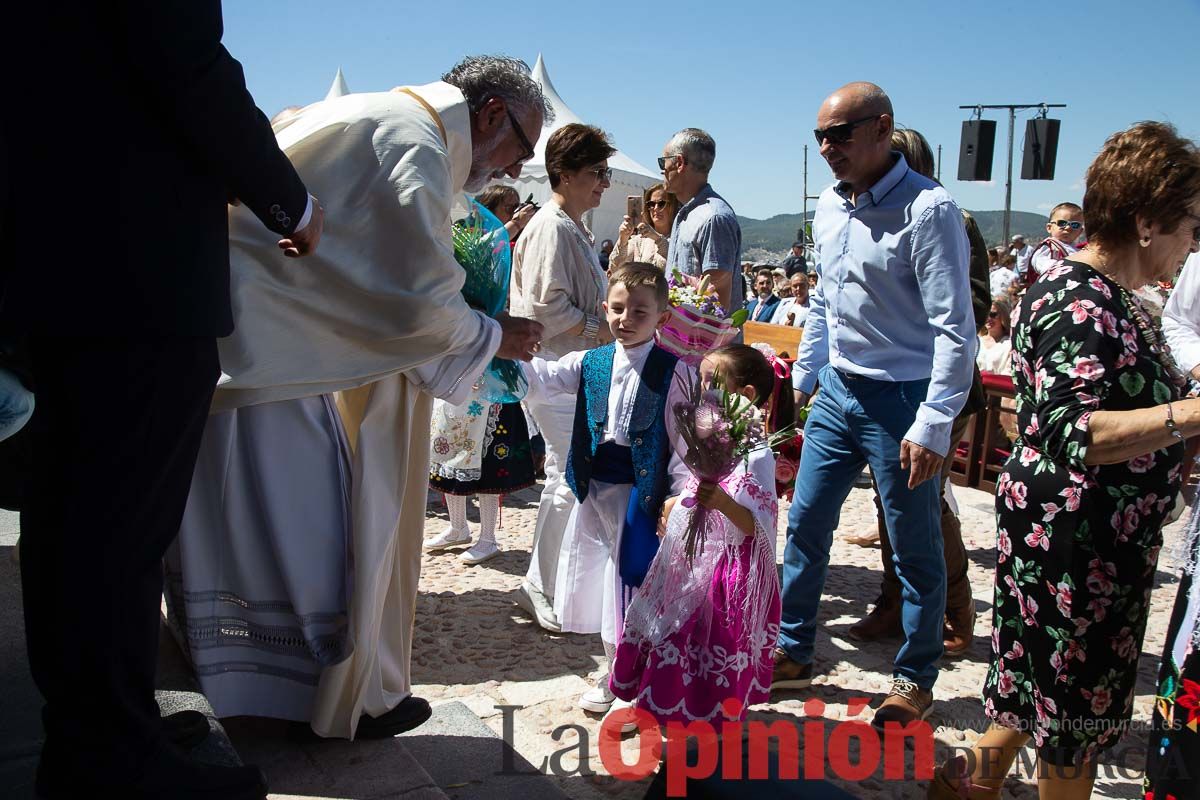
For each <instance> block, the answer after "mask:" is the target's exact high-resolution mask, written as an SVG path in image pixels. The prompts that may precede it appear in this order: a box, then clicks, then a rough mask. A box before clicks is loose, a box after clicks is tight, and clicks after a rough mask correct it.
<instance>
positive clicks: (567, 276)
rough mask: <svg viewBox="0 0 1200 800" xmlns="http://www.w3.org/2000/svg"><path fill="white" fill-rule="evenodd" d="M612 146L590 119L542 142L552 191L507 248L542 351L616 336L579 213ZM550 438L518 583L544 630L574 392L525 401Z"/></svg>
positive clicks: (596, 199) (516, 290) (551, 355)
mask: <svg viewBox="0 0 1200 800" xmlns="http://www.w3.org/2000/svg"><path fill="white" fill-rule="evenodd" d="M615 152H616V148H614V147H613V146H612V144H611V143H610V142H609V140H608V136H607V135H606V134H605V133H604V131H602V130H600V129H599V128H596V127H593V126H591V125H581V124H579V123H571V124H570V125H564V126H563V127H562V128H559V129H558V130H557V131H555V132H554V134H553V135H551V137H550V139H549V141H547V142H546V172H547V173H548V174H549V176H550V188H551V190H552V192H553V194H552V196H551V198H550V200H549V201H547V203H546V205H545V206H543V207H542V208H541V209H540V210H539V211H538V212H537V213H536V214H534V215H533V219H531V220H530V221H529V224H528V225H527V226H526V227H525V230H524V231H523V232H522V234H521V238H520V239H518V240H517V246H516V248H515V249H514V251H513V277H512V291H511V294H510V297H509V299H510V307H511V311H512V314H513V316H519V317H528V318H529V319H535V320H537V321H538V322H540V323H542V325H543V326H544V327H545V331H544V333H543V336H542V352H541V353H540V354H539V355H541V356H542V357H543V358H546V359H555V358H558V357H559V356H563V355H566V354H567V353H570V352H572V351H575V350H590V349H591V348H593V347H596V346H598V345H601V344H605V343H607V342H609V341H612V334H611V333H610V332H609V330H608V325H607V324H606V323H605V320H604V310H603V308H602V307H601V303H603V302H604V295H605V288H606V287H607V285H608V278H607V276H606V275H605V273H604V269H603V268H602V267H601V266H600V257H599V255H598V254H597V252H596V243H595V238H594V237H593V236H592V232H591V231H589V230H588V229H587V226H585V225H584V224H583V215H584V214H586V213H587V212H588V211H590V210H591V209H593V208H596V207H597V206H599V205H600V198H601V197H602V196H603V194H604V190H605V189H607V188H608V185H609V179H610V178H611V177H612V170H611V169H609V168H608V159H609V157H610V156H612V155H613V154H614V153H615ZM526 406H527V407H528V409H529V413H530V414H531V415H532V416H533V419H534V422H536V423H537V426H538V428H539V429H541V432H542V437H543V438H544V439H545V440H546V468H545V469H546V484H545V487H544V488H543V490H542V499H541V504H540V505H539V507H538V519H537V526H536V527H535V528H534V532H533V558H532V563H531V564H530V565H529V572H528V574H527V575H526V577H525V581H524V582H523V583H522V584H521V588H520V589H519V590H518V591H517V597H516V600H517V604H518V605H520V606H521V608H523V609H525V611H527V612H528V613H529V614H530V616H532V617H533V618H534V620H536V621H537V623H538V624H539V625H541V626H542V627H543V628H546V629H547V630H551V631H557V630H559V627H560V626H559V624H558V620H557V618H556V617H555V615H554V583H555V579H556V577H557V574H558V554H559V551H560V550H561V549H562V540H563V533H564V531H565V530H566V527H567V519H568V517H570V515H571V509H572V508H574V506H575V497H574V495H572V494H571V490H570V488H569V487H568V486H567V483H566V479H565V477H564V472H565V470H566V467H567V453H568V451H569V450H570V447H571V428H572V424H573V421H574V416H575V401H574V399H573V398H571V397H563V398H560V399H557V400H548V401H546V402H543V403H532V402H528V401H527V402H526Z"/></svg>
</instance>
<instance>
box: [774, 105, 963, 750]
mask: <svg viewBox="0 0 1200 800" xmlns="http://www.w3.org/2000/svg"><path fill="white" fill-rule="evenodd" d="M817 124H818V126H819V127H818V129H817V130H816V131H815V133H816V136H817V140H818V141H819V142H820V145H821V155H822V156H823V157H824V158H825V159H826V160H827V161H828V162H829V165H830V167H831V168H832V170H833V173H834V176H835V177H836V178H837V179H838V181H839V182H838V184H836V185H835V186H833V187H830V188H829V189H827V190H825V192H823V193H822V194H821V197H820V199H819V200H818V202H817V210H816V214H815V217H814V219H813V234H814V239H815V243H816V271H817V272H818V274H819V275H820V281H819V283H818V286H817V290H816V292H815V293H814V294H813V297H812V307H811V310H810V311H809V315H808V324H807V325H806V327H805V329H804V340H803V342H802V343H801V345H800V352H799V355H798V357H797V359H796V364H795V367H794V368H793V371H792V375H793V383H794V387H795V389H796V393H797V400H798V402H799V403H800V404H801V405H803V404H804V403H806V402H807V401H808V399H809V397H810V396H811V395H812V393H813V391H814V389H815V388H816V386H817V384H818V382H819V383H820V387H821V391H820V393H819V394H818V395H817V397H816V400H815V402H814V404H813V409H812V412H811V413H810V415H809V418H808V423H807V425H806V426H805V441H804V451H803V454H802V457H801V463H800V472H799V474H798V476H797V479H796V491H795V499H794V501H793V503H792V507H791V512H790V514H789V517H788V541H787V546H786V549H785V550H784V574H783V620H782V624H781V628H780V634H779V649H778V650H777V652H776V666H775V678H774V681H773V683H772V687H773V688H802V687H803V686H806V685H807V684H808V682H810V681H811V679H812V662H813V650H814V641H815V637H816V617H817V611H818V606H819V603H820V598H821V592H822V589H823V587H824V584H825V577H826V574H827V571H828V566H829V549H830V546H831V544H832V538H833V530H834V528H835V527H836V526H837V522H838V514H839V511H840V508H841V505H842V503H843V502H844V501H845V499H846V497H847V495H848V494H849V491H850V488H851V486H852V485H853V482H854V479H855V477H856V476H857V475H859V474H860V473H861V472H862V469H863V467H864V466H866V465H870V467H871V471H872V473H873V474H874V475H875V478H876V482H877V484H878V487H879V493H880V497H881V499H882V504H883V511H884V516H885V517H886V521H887V528H888V532H889V536H890V537H891V544H892V546H893V550H894V552H895V563H896V571H897V575H898V577H899V579H900V582H901V585H902V587H903V592H902V602H903V607H902V611H901V619H902V624H903V628H904V635H905V642H904V644H903V645H902V646H901V648H900V650H899V652H898V653H897V654H896V659H895V665H894V669H893V685H892V691H891V693H890V694H889V695H888V697H887V698H886V699H885V700H884V702H883V704H882V705H881V706H880V708H879V709H878V710H877V712H876V715H875V720H874V724H875V725H876V726H877V727H882V726H883V724H884V723H885V722H888V721H895V722H899V723H901V724H905V723H908V722H911V721H914V720H917V719H924V718H925V717H926V716H927V715H928V714H929V711H930V709H931V707H932V704H933V693H932V688H933V684H934V681H935V680H936V679H937V666H936V662H937V660H938V659H939V658H940V657H941V655H942V622H943V614H944V610H945V599H946V569H945V562H944V560H943V556H942V541H941V522H940V517H941V513H940V512H941V505H940V503H941V487H940V485H939V484H940V479H938V477H937V476H938V475H939V474H940V470H941V466H942V462H943V460H944V457H945V455H946V453H947V452H949V449H950V447H951V442H950V429H951V426H952V424H953V422H954V418H955V417H956V416H957V414H958V412H959V411H960V410H961V409H962V407H963V405H964V403H965V402H966V399H967V393H968V390H969V389H970V387H971V378H972V365H973V364H974V356H975V322H974V316H973V311H972V306H971V290H970V280H969V274H968V264H969V258H970V247H969V244H968V242H967V237H966V233H965V231H964V228H963V222H962V214H961V212H960V211H959V208H958V206H957V205H956V204H955V203H954V200H953V199H952V198H951V197H950V195H949V194H948V193H947V192H946V191H945V189H943V188H942V187H941V186H940V185H938V184H937V183H936V182H934V181H932V180H930V179H929V178H926V177H924V176H922V175H920V174H918V173H917V172H915V171H913V170H912V169H910V168H909V166H908V164H907V163H906V162H905V160H904V157H903V156H901V155H900V154H899V153H895V152H892V151H891V134H892V128H893V120H892V107H891V101H890V100H889V99H888V97H887V95H886V94H884V92H883V90H882V89H880V88H879V87H878V86H875V85H874V84H868V83H854V84H849V85H847V86H845V87H842V88H841V89H839V90H838V91H837V92H835V93H833V94H832V95H830V96H829V98H827V99H826V100H825V102H824V104H822V106H821V110H820V112H819V113H818V116H817Z"/></svg>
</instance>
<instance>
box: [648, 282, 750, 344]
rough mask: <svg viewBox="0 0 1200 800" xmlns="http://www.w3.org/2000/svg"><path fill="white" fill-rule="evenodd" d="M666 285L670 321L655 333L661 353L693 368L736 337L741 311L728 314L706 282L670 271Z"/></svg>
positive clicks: (741, 317)
mask: <svg viewBox="0 0 1200 800" xmlns="http://www.w3.org/2000/svg"><path fill="white" fill-rule="evenodd" d="M667 286H668V297H669V299H670V304H671V318H670V319H669V320H667V324H666V325H664V326H663V327H662V329H661V330H660V331H659V333H658V344H659V346H660V347H662V348H663V349H664V350H666V351H668V352H670V353H673V354H674V355H676V356H678V357H679V358H680V359H681V360H683V361H684V362H685V363H687V364H690V365H691V366H693V367H694V366H697V365H699V363H700V361H701V360H703V358H704V356H705V354H707V353H709V352H710V351H712V350H715V349H717V348H718V347H721V346H723V345H727V344H729V343H730V342H732V341H733V340H734V338H736V337H737V334H738V327H739V326H740V325H741V322H743V321H745V312H744V310H743V311H739V312H735V313H734V314H730V313H729V312H728V311H727V310H726V309H725V308H724V307H722V306H721V302H720V300H719V299H718V298H717V292H716V290H715V289H713V288H712V287H710V286H708V283H707V280H706V279H702V280H700V281H699V282H694V281H692V280H689V279H688V278H687V277H685V276H683V275H681V274H680V273H679V270H673V271H672V273H671V276H670V277H669V278H668V279H667Z"/></svg>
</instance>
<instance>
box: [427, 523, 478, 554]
mask: <svg viewBox="0 0 1200 800" xmlns="http://www.w3.org/2000/svg"><path fill="white" fill-rule="evenodd" d="M470 543H471V531H469V530H466V531H456V530H455V529H454V528H446V530H444V531H442V532H441V533H439V534H438V535H437V536H434V537H432V538H429V539H426V540H425V543H424V544H422V545H421V547H422V549H424V550H425V552H427V553H432V552H434V551H437V550H445V549H446V548H448V547H462V546H463V545H468V544H470Z"/></svg>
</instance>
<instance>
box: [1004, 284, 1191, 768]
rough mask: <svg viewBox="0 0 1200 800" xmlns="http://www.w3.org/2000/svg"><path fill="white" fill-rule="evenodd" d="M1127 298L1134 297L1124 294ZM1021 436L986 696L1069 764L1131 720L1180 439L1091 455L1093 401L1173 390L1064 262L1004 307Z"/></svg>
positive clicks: (1123, 402)
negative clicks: (1119, 454)
mask: <svg viewBox="0 0 1200 800" xmlns="http://www.w3.org/2000/svg"><path fill="white" fill-rule="evenodd" d="M1130 302H1136V301H1130ZM1012 335H1013V343H1014V347H1013V382H1014V384H1015V386H1016V393H1017V397H1016V408H1017V424H1018V431H1019V437H1018V439H1017V442H1016V443H1015V444H1014V446H1013V452H1012V455H1011V456H1010V458H1009V460H1008V463H1007V464H1006V465H1005V471H1004V472H1003V473H1002V474H1001V475H1000V478H999V482H998V485H997V488H996V511H997V525H998V528H999V530H998V534H997V535H998V542H997V554H996V588H995V601H994V608H993V617H992V626H993V628H992V659H991V664H990V666H989V669H988V674H987V677H986V679H985V681H984V690H983V696H984V705H985V711H986V713H987V715H988V716H989V717H990V718H991V719H992V720H994V721H995V722H996V723H998V724H1000V725H1003V726H1006V727H1010V728H1015V729H1018V730H1021V731H1023V732H1026V733H1028V734H1030V735H1031V736H1032V737H1033V739H1034V742H1035V744H1036V746H1037V749H1038V755H1039V757H1040V758H1042V759H1044V760H1046V761H1048V762H1050V763H1060V764H1062V763H1073V762H1075V761H1077V759H1078V758H1080V757H1081V756H1090V755H1091V754H1092V753H1093V752H1094V751H1095V750H1096V749H1097V748H1102V747H1111V746H1112V745H1114V744H1115V743H1116V742H1117V740H1118V739H1119V738H1120V736H1121V734H1122V733H1123V732H1124V730H1125V728H1126V727H1127V726H1128V724H1129V716H1130V711H1131V708H1132V704H1133V690H1134V682H1135V679H1136V677H1137V660H1138V656H1139V654H1140V653H1141V648H1142V637H1143V634H1144V633H1145V629H1146V617H1147V613H1148V611H1149V606H1150V591H1151V588H1152V586H1153V582H1154V572H1155V567H1156V565H1157V563H1158V551H1159V548H1160V547H1161V544H1162V526H1163V524H1164V522H1165V520H1166V517H1167V515H1168V514H1169V513H1170V511H1171V509H1172V508H1173V507H1174V504H1175V498H1176V495H1177V493H1178V491H1179V487H1180V480H1181V472H1182V469H1181V466H1182V461H1183V445H1182V444H1179V445H1174V446H1172V447H1169V448H1167V449H1164V450H1158V451H1155V452H1153V453H1150V454H1148V455H1145V456H1139V457H1136V458H1133V459H1130V460H1129V461H1126V462H1122V463H1118V464H1109V465H1104V466H1089V465H1087V464H1085V463H1084V456H1085V454H1086V451H1087V443H1088V426H1089V420H1090V418H1091V415H1092V413H1094V412H1096V411H1101V410H1104V411H1124V410H1131V409H1139V408H1148V407H1151V406H1155V405H1159V404H1161V403H1165V402H1168V401H1170V400H1177V399H1178V398H1179V392H1178V389H1177V387H1176V386H1175V385H1174V384H1173V383H1172V380H1171V378H1170V375H1169V373H1168V372H1167V371H1166V370H1165V369H1164V368H1163V367H1162V365H1161V364H1160V363H1159V361H1158V359H1157V358H1156V357H1155V355H1154V354H1153V353H1151V352H1150V345H1149V343H1148V342H1147V337H1146V336H1145V335H1144V334H1143V333H1142V332H1141V331H1140V330H1139V329H1138V327H1137V324H1136V320H1135V318H1134V317H1133V314H1132V312H1131V311H1130V310H1128V309H1127V306H1126V301H1124V300H1123V299H1122V293H1121V289H1120V287H1119V286H1118V285H1117V284H1115V283H1113V282H1112V281H1110V280H1108V279H1107V278H1106V277H1104V276H1103V275H1101V274H1100V273H1098V272H1096V271H1095V270H1093V269H1092V268H1090V267H1088V266H1087V265H1085V264H1081V263H1079V262H1074V261H1069V260H1068V261H1064V262H1062V263H1061V264H1060V265H1058V266H1056V267H1054V268H1052V269H1050V270H1048V271H1047V272H1046V273H1045V274H1044V275H1043V276H1042V277H1041V279H1040V280H1038V282H1037V283H1035V284H1034V285H1033V286H1032V287H1030V288H1029V290H1028V291H1027V293H1026V295H1025V298H1024V300H1023V301H1022V302H1021V305H1020V307H1019V308H1018V309H1017V310H1016V311H1015V312H1014V314H1013V334H1012Z"/></svg>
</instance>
